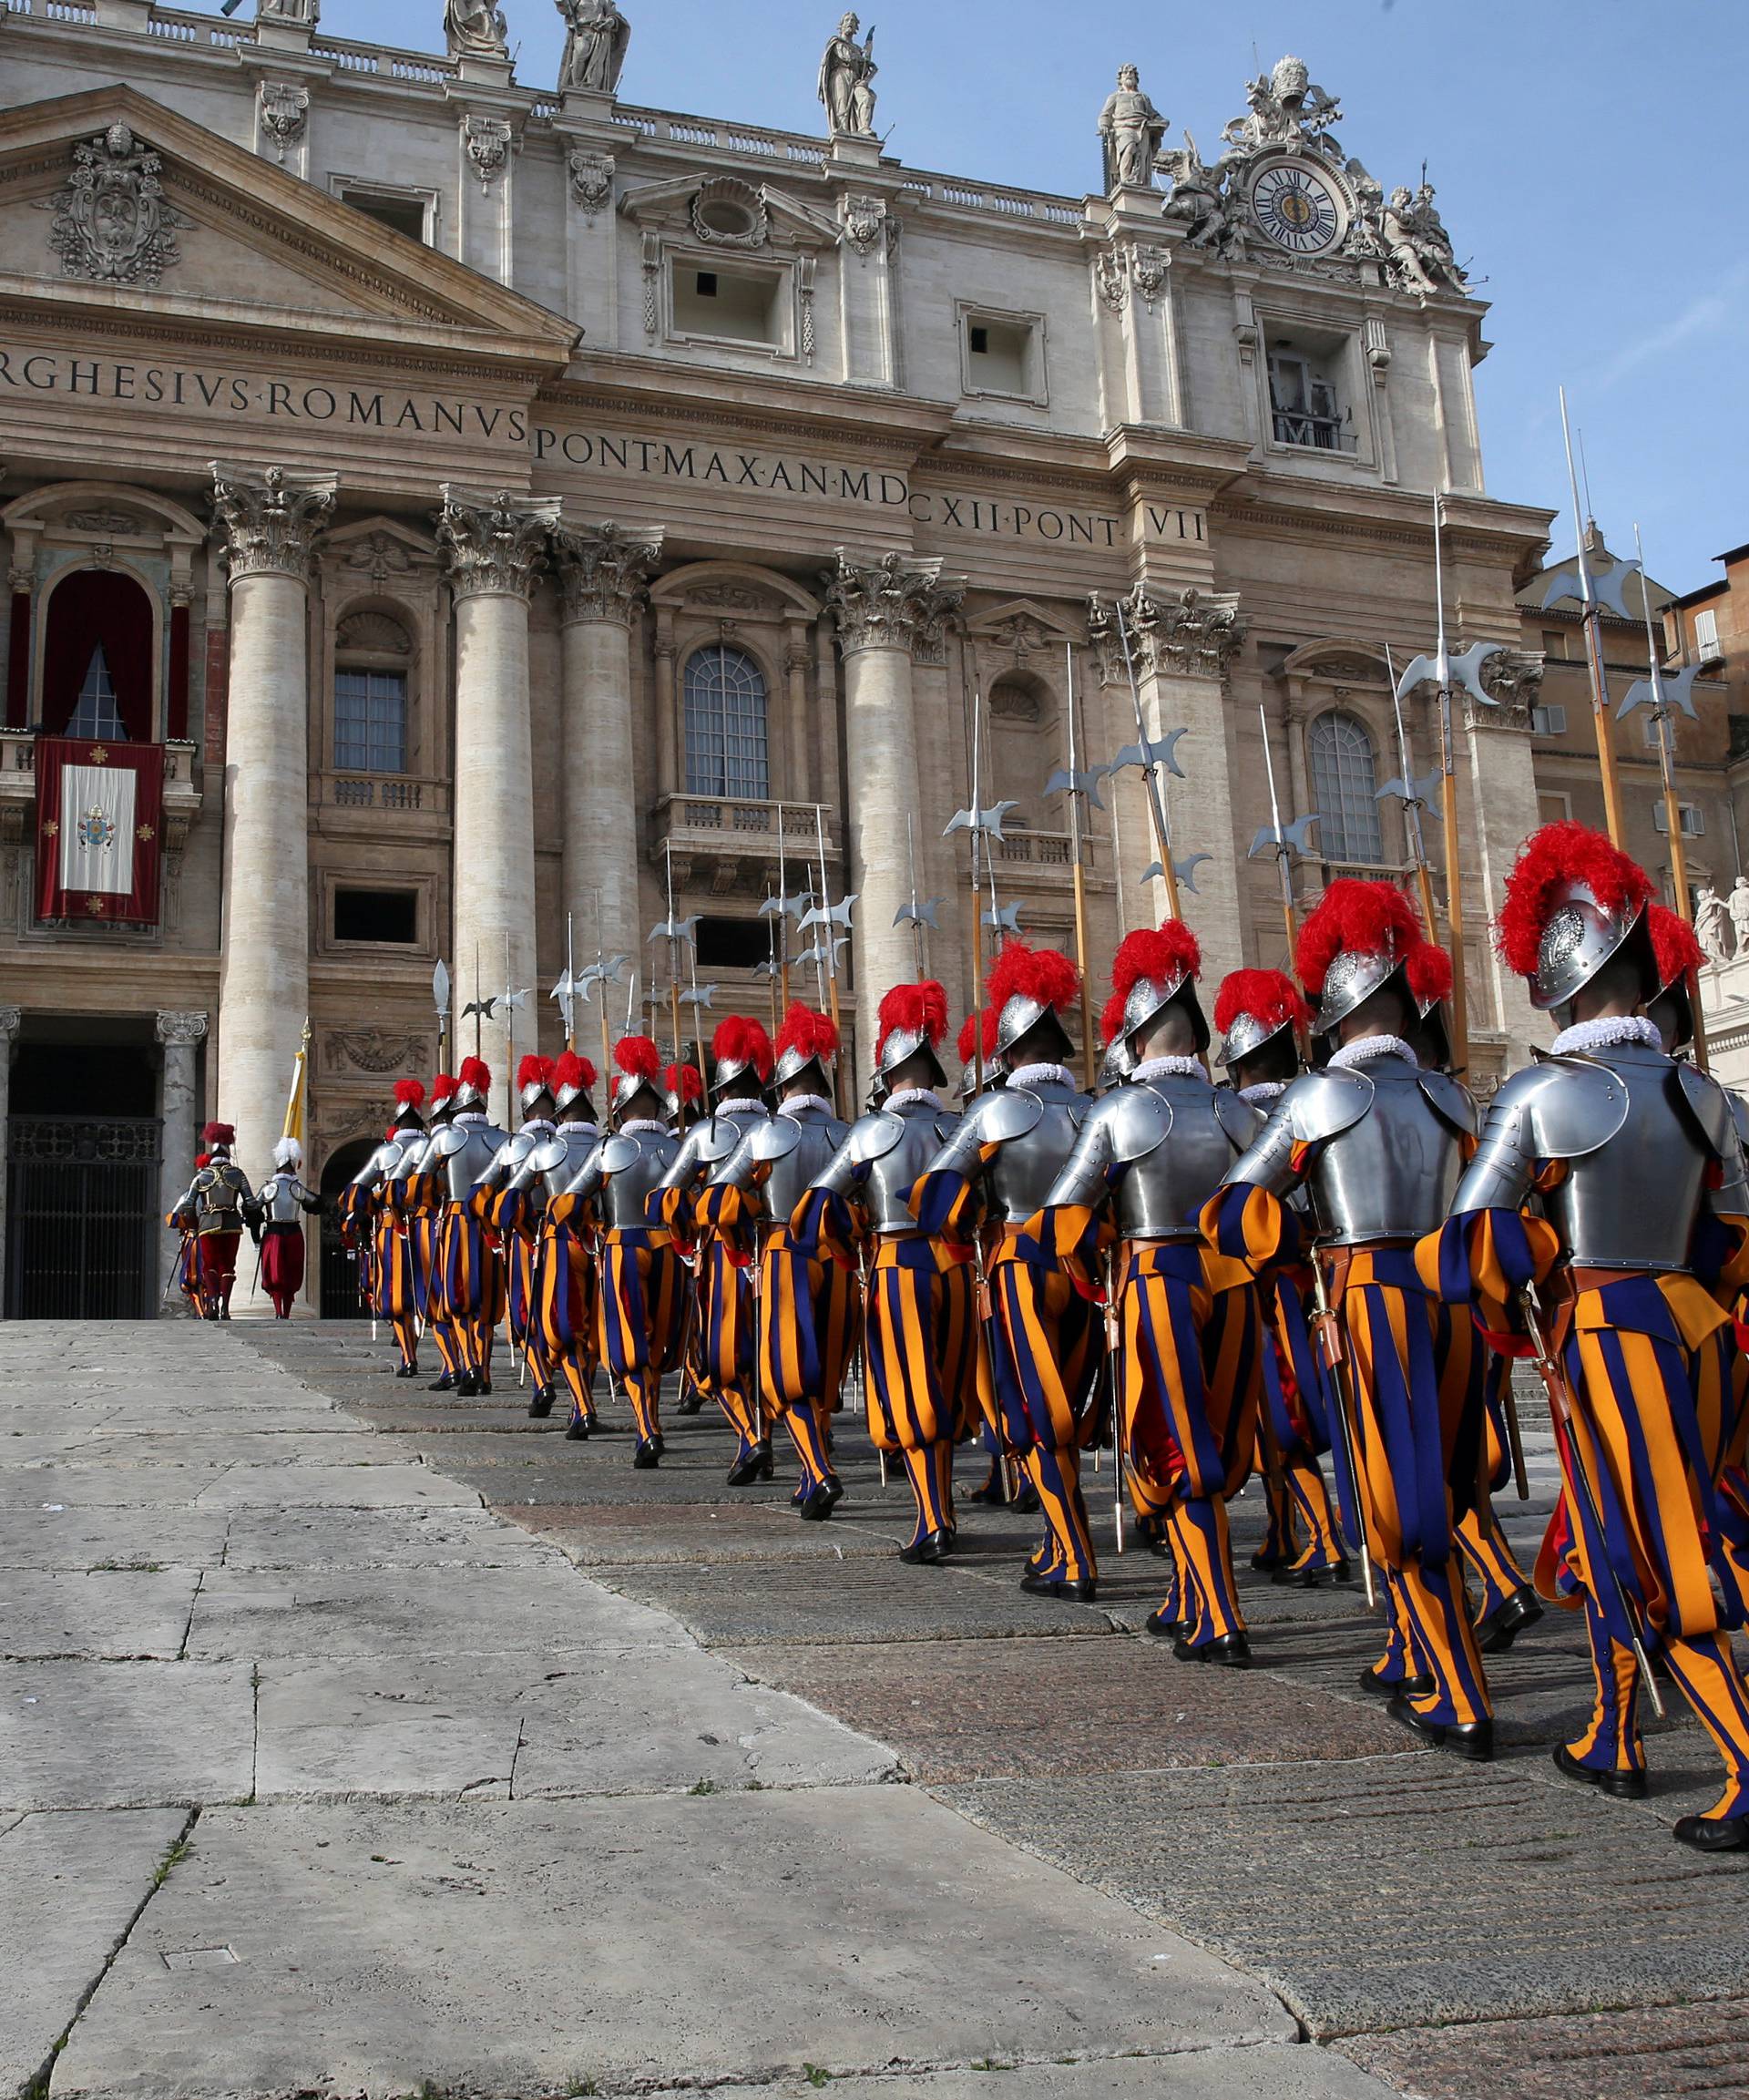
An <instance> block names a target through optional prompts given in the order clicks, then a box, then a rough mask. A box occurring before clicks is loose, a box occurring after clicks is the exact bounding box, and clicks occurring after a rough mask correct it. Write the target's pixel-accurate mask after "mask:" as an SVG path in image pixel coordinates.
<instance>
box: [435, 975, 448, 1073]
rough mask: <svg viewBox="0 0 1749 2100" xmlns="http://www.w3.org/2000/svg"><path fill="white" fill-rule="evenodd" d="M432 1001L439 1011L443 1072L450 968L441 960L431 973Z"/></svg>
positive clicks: (439, 1062)
mask: <svg viewBox="0 0 1749 2100" xmlns="http://www.w3.org/2000/svg"><path fill="white" fill-rule="evenodd" d="M431 999H432V1004H433V1005H434V1006H435V1008H436V1009H437V1070H439V1071H442V1070H443V1069H444V1067H445V1062H446V1061H447V1060H445V1055H444V1051H445V1042H446V1040H447V1038H448V1034H449V966H448V964H447V963H445V962H444V961H442V960H441V959H440V960H439V962H438V964H437V967H436V968H435V970H433V971H432V973H431Z"/></svg>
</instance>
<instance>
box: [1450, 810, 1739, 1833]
mask: <svg viewBox="0 0 1749 2100" xmlns="http://www.w3.org/2000/svg"><path fill="white" fill-rule="evenodd" d="M1651 892H1652V885H1651V883H1650V881H1649V880H1648V878H1647V876H1645V874H1644V872H1643V871H1642V869H1641V868H1639V867H1638V866H1635V864H1634V863H1633V862H1632V861H1631V860H1630V859H1629V858H1628V857H1627V855H1625V854H1622V853H1621V852H1619V851H1618V850H1617V849H1616V848H1615V847H1614V846H1613V845H1611V844H1610V843H1609V841H1608V840H1607V839H1604V838H1602V837H1601V836H1599V835H1598V834H1596V833H1595V832H1591V831H1588V830H1586V829H1585V828H1584V827H1583V826H1582V825H1576V824H1570V823H1566V824H1556V825H1546V826H1545V827H1544V828H1543V829H1542V830H1541V831H1539V832H1538V833H1536V834H1535V835H1533V836H1532V837H1531V838H1530V839H1529V841H1528V842H1527V843H1526V845H1525V846H1524V848H1523V850H1522V851H1521V852H1520V854H1519V859H1518V862H1517V864H1516V865H1515V866H1514V868H1513V870H1512V873H1511V875H1510V876H1509V878H1508V882H1507V892H1506V904H1505V909H1504V911H1503V912H1502V914H1501V918H1500V925H1499V936H1498V939H1499V948H1500V953H1501V956H1502V957H1503V958H1504V959H1505V961H1506V963H1507V965H1508V967H1509V968H1511V969H1513V970H1515V971H1516V972H1517V973H1518V974H1519V976H1521V977H1522V978H1525V980H1526V982H1527V984H1528V985H1529V993H1530V1002H1531V1004H1532V1005H1533V1006H1534V1007H1536V1008H1537V1009H1539V1011H1540V1012H1543V1013H1550V1014H1552V1015H1553V1016H1554V1017H1555V1019H1556V1020H1557V1021H1558V1023H1559V1024H1560V1030H1559V1033H1558V1034H1557V1035H1556V1037H1555V1040H1554V1041H1553V1043H1552V1044H1551V1045H1550V1049H1549V1051H1548V1053H1547V1054H1546V1055H1545V1056H1543V1057H1542V1058H1540V1059H1539V1060H1538V1061H1537V1062H1536V1063H1535V1064H1533V1065H1530V1066H1529V1068H1527V1069H1526V1070H1523V1071H1519V1072H1515V1073H1514V1074H1513V1075H1512V1077H1511V1078H1510V1079H1509V1080H1508V1081H1506V1083H1505V1084H1504V1085H1503V1086H1502V1087H1501V1088H1500V1091H1499V1092H1498V1094H1497V1095H1496V1096H1495V1098H1494V1101H1493V1102H1492V1103H1491V1105H1490V1107H1489V1109H1488V1121H1487V1123H1486V1125H1485V1126H1484V1128H1483V1132H1482V1138H1481V1143H1480V1146H1479V1148H1478V1151H1477V1153H1476V1156H1475V1158H1474V1160H1473V1161H1472V1162H1471V1163H1470V1165H1469V1168H1468V1172H1467V1173H1465V1174H1464V1176H1463V1179H1462V1182H1461V1183H1460V1185H1459V1186H1458V1191H1457V1193H1456V1196H1455V1198H1454V1200H1453V1202H1452V1204H1451V1217H1450V1220H1449V1222H1448V1223H1447V1224H1446V1226H1445V1227H1444V1229H1443V1230H1442V1231H1441V1232H1440V1233H1439V1234H1437V1235H1436V1236H1434V1237H1433V1238H1432V1239H1430V1240H1429V1241H1428V1242H1427V1245H1425V1246H1424V1248H1423V1250H1422V1256H1421V1258H1422V1266H1423V1272H1424V1274H1425V1275H1427V1278H1428V1280H1429V1281H1430V1282H1437V1286H1438V1288H1439V1290H1440V1292H1441V1293H1442V1295H1444V1296H1446V1297H1447V1299H1449V1300H1451V1301H1452V1302H1453V1303H1458V1304H1469V1305H1473V1306H1475V1307H1476V1310H1477V1315H1478V1318H1479V1319H1480V1321H1481V1323H1482V1325H1483V1326H1484V1327H1486V1328H1488V1331H1489V1332H1490V1333H1491V1334H1494V1335H1497V1336H1498V1337H1501V1338H1502V1340H1503V1341H1506V1342H1507V1344H1508V1346H1514V1344H1513V1343H1512V1341H1511V1339H1510V1338H1511V1337H1522V1339H1520V1340H1519V1341H1518V1342H1517V1344H1516V1346H1518V1347H1523V1346H1524V1343H1525V1342H1526V1341H1528V1342H1529V1347H1530V1349H1531V1351H1532V1352H1533V1353H1534V1355H1535V1356H1536V1357H1537V1358H1538V1362H1539V1370H1540V1372H1541V1374H1542V1376H1543V1378H1544V1382H1545V1384H1546V1386H1547V1387H1548V1389H1549V1393H1550V1403H1551V1407H1552V1409H1553V1414H1554V1419H1555V1428H1556V1448H1557V1450H1558V1452H1559V1455H1560V1468H1561V1480H1562V1494H1561V1501H1560V1508H1559V1511H1558V1512H1557V1518H1556V1522H1555V1524H1554V1526H1553V1527H1552V1528H1551V1531H1550V1538H1549V1539H1548V1540H1547V1541H1546V1542H1545V1544H1544V1548H1543V1552H1542V1555H1541V1557H1540V1559H1539V1562H1538V1570H1537V1574H1538V1583H1539V1588H1540V1589H1541V1590H1542V1592H1543V1593H1544V1595H1546V1596H1550V1597H1552V1598H1553V1599H1555V1600H1556V1601H1559V1602H1564V1603H1574V1602H1577V1603H1578V1605H1579V1608H1580V1609H1581V1610H1582V1611H1583V1613H1584V1616H1585V1627H1586V1632H1587V1634H1588V1635H1589V1637H1590V1648H1591V1661H1592V1665H1593V1670H1594V1674H1595V1677H1596V1686H1597V1690H1596V1701H1595V1705H1594V1706H1593V1709H1592V1713H1591V1716H1590V1721H1589V1722H1588V1723H1587V1725H1586V1726H1585V1728H1584V1729H1583V1730H1582V1731H1581V1732H1580V1735H1579V1736H1577V1737H1576V1738H1575V1739H1574V1740H1573V1741H1571V1742H1569V1743H1563V1744H1559V1745H1557V1747H1556V1748H1555V1751H1554V1760H1555V1764H1556V1766H1557V1767H1558V1768H1559V1769H1560V1772H1561V1773H1563V1774H1564V1775H1565V1776H1566V1777H1568V1778H1570V1779H1572V1780H1573V1781H1575V1782H1576V1783H1577V1784H1579V1785H1580V1786H1584V1787H1590V1788H1594V1789H1596V1790H1597V1791H1599V1792H1601V1793H1605V1794H1610V1795H1614V1796H1618V1797H1623V1798H1630V1799H1632V1798H1639V1797H1640V1796H1642V1795H1643V1794H1644V1793H1645V1791H1646V1759H1645V1748H1644V1745H1643V1743H1642V1738H1641V1734H1640V1726H1639V1705H1640V1697H1641V1694H1642V1690H1644V1688H1645V1686H1644V1670H1645V1667H1646V1665H1647V1661H1648V1659H1649V1657H1650V1656H1651V1655H1652V1654H1658V1655H1662V1659H1663V1662H1664V1665H1665V1666H1666V1668H1667V1670H1668V1672H1669V1675H1670V1676H1671V1678H1672V1681H1673V1682H1674V1684H1675V1685H1676V1686H1677V1688H1678V1689H1679V1690H1680V1691H1681V1692H1682V1694H1683V1697H1684V1698H1685V1699H1687V1701H1688V1703H1689V1704H1690V1706H1693V1709H1694V1712H1695V1714H1696V1716H1698V1717H1699V1719H1700V1721H1701V1723H1702V1725H1703V1726H1704V1727H1705V1729H1706V1731H1707V1734H1708V1735H1709V1736H1711V1737H1712V1739H1713V1746H1714V1747H1715V1748H1716V1749H1717V1751H1718V1753H1719V1755H1720V1757H1721V1758H1722V1760H1723V1765H1724V1788H1723V1792H1722V1793H1721V1794H1720V1796H1719V1798H1718V1799H1717V1800H1716V1801H1714V1802H1713V1804H1712V1806H1711V1807H1709V1808H1707V1809H1705V1810H1704V1812H1703V1813H1702V1814H1700V1815H1695V1816H1683V1817H1682V1818H1680V1819H1679V1820H1678V1822H1677V1824H1676V1827H1675V1836H1676V1837H1677V1839H1679V1840H1680V1841H1681V1842H1682V1843H1683V1844H1684V1845H1687V1846H1690V1847H1692V1848H1693V1849H1695V1850H1696V1851H1701V1852H1725V1851H1741V1850H1743V1849H1749V1689H1746V1688H1745V1685H1744V1678H1743V1674H1742V1671H1741V1669H1740V1668H1739V1666H1738V1664H1737V1662H1736V1659H1735V1657H1734V1655H1733V1654H1732V1652H1731V1642H1730V1634H1731V1632H1732V1630H1733V1629H1734V1627H1735V1626H1736V1625H1737V1624H1740V1623H1741V1619H1742V1607H1741V1602H1740V1599H1739V1598H1738V1596H1737V1593H1736V1590H1735V1588H1734V1584H1733V1583H1732V1582H1731V1580H1730V1576H1729V1570H1728V1567H1727V1565H1726V1563H1725V1542H1724V1533H1723V1528H1722V1526H1721V1523H1720V1521H1719V1508H1718V1482H1719V1476H1720V1474H1721V1472H1722V1470H1723V1467H1724V1465H1725V1463H1726V1460H1727V1459H1728V1456H1729V1449H1730V1439H1731V1437H1732V1433H1733V1430H1734V1427H1735V1416H1736V1409H1735V1402H1734V1378H1735V1377H1736V1376H1737V1374H1738V1369H1739V1367H1738V1366H1737V1364H1736V1363H1735V1361H1734V1347H1733V1337H1732V1331H1731V1323H1730V1320H1729V1318H1728V1317H1727V1316H1726V1314H1725V1312H1724V1311H1723V1307H1722V1306H1721V1304H1720V1297H1721V1296H1726V1297H1729V1296H1733V1295H1734V1293H1735V1292H1736V1291H1737V1290H1738V1289H1739V1288H1740V1287H1741V1284H1742V1280H1743V1272H1744V1239H1745V1235H1749V1185H1746V1184H1745V1182H1744V1163H1743V1154H1742V1151H1741V1148H1740V1146H1739V1143H1738V1140H1737V1132H1736V1125H1735V1122H1734V1117H1733V1114H1732V1107H1731V1102H1730V1100H1729V1098H1728V1097H1727V1096H1726V1095H1725V1093H1724V1091H1723V1089H1722V1088H1720V1087H1719V1086H1718V1085H1717V1084H1716V1083H1715V1082H1714V1081H1712V1080H1710V1079H1708V1078H1707V1077H1706V1076H1705V1075H1704V1074H1703V1073H1702V1072H1700V1071H1698V1070H1695V1068H1694V1067H1693V1065H1692V1064H1686V1063H1674V1062H1672V1060H1671V1058H1670V1057H1669V1056H1668V1055H1667V1054H1666V1052H1665V1050H1664V1047H1663V1044H1662V1040H1660V1036H1659V1032H1658V1028H1657V1024H1656V1023H1655V1021H1653V1020H1652V1019H1650V1018H1648V1017H1647V1016H1646V1015H1645V1014H1644V1013H1643V1012H1642V1010H1641V1009H1642V1008H1644V1007H1645V1006H1647V1005H1648V1004H1651V1003H1654V1002H1655V1001H1656V1000H1657V999H1658V997H1659V994H1660V991H1661V989H1662V987H1661V986H1660V983H1659V972H1658V968H1657V961H1656V957H1655V953H1654V949H1653V945H1652V934H1651V929H1650V927H1649V925H1648V908H1647V907H1648V906H1649V904H1650V901H1651ZM1697 1272H1699V1273H1697ZM1703 1278H1704V1280H1703ZM1715 1578H1716V1579H1717V1581H1718V1583H1719V1585H1720V1587H1719V1590H1718V1591H1716V1592H1715V1590H1714V1587H1713V1583H1714V1579H1715ZM1722 1598H1723V1600H1724V1601H1723V1602H1722Z"/></svg>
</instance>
